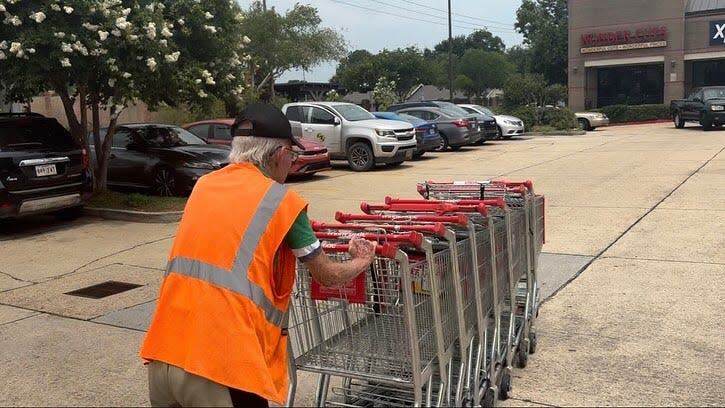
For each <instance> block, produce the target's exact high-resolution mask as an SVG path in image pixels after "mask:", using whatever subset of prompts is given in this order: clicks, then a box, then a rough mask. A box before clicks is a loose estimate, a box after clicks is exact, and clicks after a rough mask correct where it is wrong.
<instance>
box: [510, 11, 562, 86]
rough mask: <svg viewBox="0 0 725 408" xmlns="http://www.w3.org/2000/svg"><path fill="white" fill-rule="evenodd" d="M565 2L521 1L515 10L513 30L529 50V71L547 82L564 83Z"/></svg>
mask: <svg viewBox="0 0 725 408" xmlns="http://www.w3.org/2000/svg"><path fill="white" fill-rule="evenodd" d="M567 19H568V9H567V0H523V3H522V4H521V7H519V9H518V10H517V11H516V24H515V25H514V26H515V28H516V30H518V32H520V33H521V34H522V35H523V36H524V44H525V45H526V46H528V48H529V49H530V51H531V60H530V61H531V68H532V71H533V72H539V73H542V74H543V75H544V77H545V78H546V80H547V81H548V82H549V83H558V84H566V83H567V73H566V67H567V52H568V51H567V44H568V21H567Z"/></svg>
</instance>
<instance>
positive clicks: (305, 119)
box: [282, 102, 416, 171]
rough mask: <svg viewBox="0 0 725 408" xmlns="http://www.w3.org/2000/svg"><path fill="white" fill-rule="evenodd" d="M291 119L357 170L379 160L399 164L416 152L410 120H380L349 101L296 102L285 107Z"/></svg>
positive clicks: (305, 134)
mask: <svg viewBox="0 0 725 408" xmlns="http://www.w3.org/2000/svg"><path fill="white" fill-rule="evenodd" d="M282 112H284V114H285V115H286V116H287V119H289V120H290V121H296V122H300V123H301V125H302V136H303V137H304V138H306V139H313V140H317V141H320V142H322V143H324V144H325V146H327V151H328V153H329V154H330V159H336V160H347V162H348V163H349V164H350V168H351V169H352V170H354V171H368V170H371V169H373V168H374V167H375V165H376V164H378V163H385V164H387V165H389V166H396V165H398V164H400V163H402V162H404V161H405V160H410V159H411V158H412V157H413V152H415V146H416V142H415V129H414V128H413V125H411V124H410V123H408V122H402V121H397V120H384V119H377V118H375V116H373V114H372V113H370V112H368V111H367V110H365V109H364V108H362V107H360V106H358V105H355V104H353V103H347V102H294V103H288V104H286V105H284V106H282Z"/></svg>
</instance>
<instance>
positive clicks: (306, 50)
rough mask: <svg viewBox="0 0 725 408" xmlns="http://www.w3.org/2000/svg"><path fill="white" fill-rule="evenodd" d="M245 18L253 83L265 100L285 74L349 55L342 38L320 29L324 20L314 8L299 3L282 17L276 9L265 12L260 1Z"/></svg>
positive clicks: (269, 96)
mask: <svg viewBox="0 0 725 408" xmlns="http://www.w3.org/2000/svg"><path fill="white" fill-rule="evenodd" d="M244 14H245V24H244V29H245V32H246V33H247V35H248V36H249V38H250V39H251V40H252V41H251V43H250V44H249V47H248V53H249V55H251V56H252V58H251V61H250V70H251V76H250V79H251V81H252V84H253V85H254V87H255V89H256V91H257V92H258V93H259V94H260V95H261V96H262V98H263V99H267V100H268V99H270V98H271V97H272V95H273V92H272V90H273V89H274V88H273V85H274V81H275V80H276V79H277V78H279V77H280V76H281V75H282V74H284V73H285V72H286V71H288V70H290V69H293V68H296V69H302V70H309V69H310V68H312V67H314V66H315V65H318V64H320V63H322V62H325V61H337V60H339V59H340V58H343V57H344V56H345V55H346V53H347V45H346V44H345V40H344V39H343V37H342V36H341V35H340V34H338V33H337V32H336V31H334V30H332V29H329V28H322V27H320V23H321V22H322V20H321V19H320V17H319V15H318V13H317V9H316V8H314V7H311V6H306V5H302V4H299V3H297V4H295V5H294V7H293V8H292V9H290V10H288V11H287V12H286V14H284V15H281V14H279V13H277V11H276V10H275V8H274V7H272V8H271V9H269V10H265V9H264V7H263V6H262V4H261V3H260V2H258V1H257V2H254V3H253V4H252V5H251V6H250V8H249V9H248V10H246V11H245V13H244Z"/></svg>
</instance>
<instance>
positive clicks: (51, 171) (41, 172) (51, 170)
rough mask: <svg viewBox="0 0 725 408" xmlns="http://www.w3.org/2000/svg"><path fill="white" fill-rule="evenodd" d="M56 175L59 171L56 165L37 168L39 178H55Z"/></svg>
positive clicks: (36, 173) (44, 165) (43, 165)
mask: <svg viewBox="0 0 725 408" xmlns="http://www.w3.org/2000/svg"><path fill="white" fill-rule="evenodd" d="M56 174H58V170H56V168H55V164H42V165H40V166H35V175H36V176H38V177H44V176H55V175H56Z"/></svg>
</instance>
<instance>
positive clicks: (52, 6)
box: [0, 3, 60, 11]
mask: <svg viewBox="0 0 725 408" xmlns="http://www.w3.org/2000/svg"><path fill="white" fill-rule="evenodd" d="M50 8H51V9H53V11H60V5H59V4H55V3H53V4H51V5H50ZM0 11H1V10H0Z"/></svg>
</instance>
